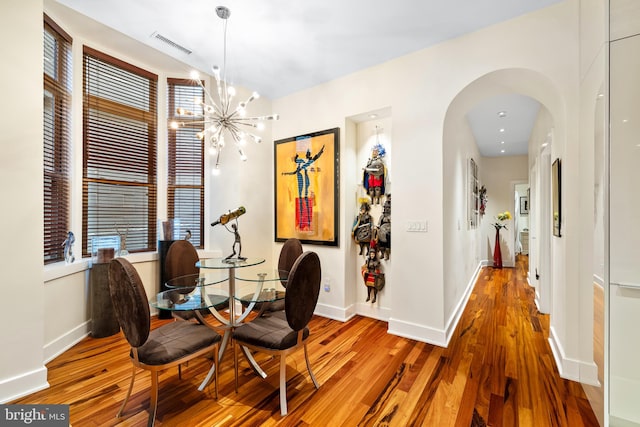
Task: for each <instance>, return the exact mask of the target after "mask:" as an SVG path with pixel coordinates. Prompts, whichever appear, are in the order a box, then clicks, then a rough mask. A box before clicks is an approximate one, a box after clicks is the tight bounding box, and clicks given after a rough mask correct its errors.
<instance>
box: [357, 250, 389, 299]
mask: <svg viewBox="0 0 640 427" xmlns="http://www.w3.org/2000/svg"><path fill="white" fill-rule="evenodd" d="M362 278H363V279H364V284H365V285H366V286H367V299H366V301H369V300H371V302H372V303H375V302H376V299H377V298H378V291H380V290H382V288H384V273H383V272H382V266H381V265H380V261H379V260H378V252H377V251H375V250H371V251H369V256H368V257H367V260H366V261H365V263H364V264H363V266H362ZM371 294H373V298H372V295H371Z"/></svg>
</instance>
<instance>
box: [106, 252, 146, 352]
mask: <svg viewBox="0 0 640 427" xmlns="http://www.w3.org/2000/svg"><path fill="white" fill-rule="evenodd" d="M109 293H110V294H111V301H112V303H113V309H114V311H115V313H116V317H117V318H118V323H120V327H121V328H122V332H123V333H124V336H125V338H126V339H127V341H129V344H131V347H140V346H141V345H142V344H144V343H145V342H146V341H147V338H149V330H150V328H151V315H150V311H149V300H148V299H147V293H146V292H145V290H144V286H143V284H142V280H141V279H140V276H139V275H138V272H137V271H136V269H135V268H134V267H133V265H131V263H130V262H129V261H127V260H126V259H124V258H115V259H112V260H111V262H110V263H109Z"/></svg>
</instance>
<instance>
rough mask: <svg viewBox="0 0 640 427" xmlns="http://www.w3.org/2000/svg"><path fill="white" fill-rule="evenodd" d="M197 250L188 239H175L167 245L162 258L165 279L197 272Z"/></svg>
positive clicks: (198, 270)
mask: <svg viewBox="0 0 640 427" xmlns="http://www.w3.org/2000/svg"><path fill="white" fill-rule="evenodd" d="M199 260H200V258H199V257H198V251H197V250H196V248H195V247H194V246H193V244H192V243H191V242H189V241H188V240H176V241H175V242H173V243H172V244H171V246H169V250H168V251H167V256H166V258H165V260H164V272H165V276H166V278H167V280H169V279H175V278H176V277H180V276H186V275H189V274H198V273H199V272H200V269H199V268H198V267H196V262H198V261H199Z"/></svg>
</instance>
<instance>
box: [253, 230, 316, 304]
mask: <svg viewBox="0 0 640 427" xmlns="http://www.w3.org/2000/svg"><path fill="white" fill-rule="evenodd" d="M302 252H303V249H302V243H301V242H300V240H299V239H296V238H295V237H292V238H290V239H287V240H286V241H285V242H284V244H283V245H282V248H281V249H280V256H279V257H278V275H279V277H280V283H282V286H284V287H285V288H286V287H287V276H288V274H289V271H291V267H293V263H294V262H296V259H298V257H299V256H300V255H302ZM250 299H251V295H246V296H244V297H243V298H242V301H241V302H243V301H249V300H250ZM243 305H245V306H247V305H249V304H248V303H244V302H243ZM253 309H254V310H256V311H259V312H260V314H263V313H265V315H268V313H269V312H273V311H281V310H284V299H278V300H276V301H273V302H266V303H257V304H255V306H254V308H253Z"/></svg>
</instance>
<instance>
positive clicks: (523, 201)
mask: <svg viewBox="0 0 640 427" xmlns="http://www.w3.org/2000/svg"><path fill="white" fill-rule="evenodd" d="M520 215H529V196H522V197H520Z"/></svg>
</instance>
